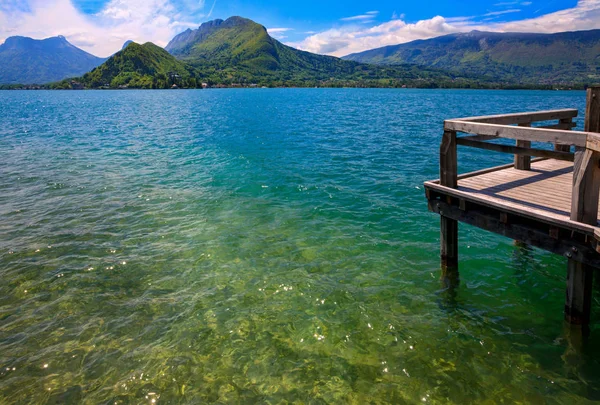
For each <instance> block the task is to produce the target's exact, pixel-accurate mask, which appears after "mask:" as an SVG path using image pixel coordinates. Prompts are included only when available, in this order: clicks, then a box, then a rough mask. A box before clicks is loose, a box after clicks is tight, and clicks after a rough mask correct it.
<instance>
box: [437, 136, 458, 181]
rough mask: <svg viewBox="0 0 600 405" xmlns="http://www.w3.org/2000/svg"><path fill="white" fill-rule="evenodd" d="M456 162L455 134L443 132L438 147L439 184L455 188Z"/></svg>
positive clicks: (456, 177) (456, 176)
mask: <svg viewBox="0 0 600 405" xmlns="http://www.w3.org/2000/svg"><path fill="white" fill-rule="evenodd" d="M457 181H458V162H457V156H456V132H454V131H445V132H444V135H443V137H442V144H441V145H440V183H441V184H442V185H444V186H446V187H451V188H456V185H457Z"/></svg>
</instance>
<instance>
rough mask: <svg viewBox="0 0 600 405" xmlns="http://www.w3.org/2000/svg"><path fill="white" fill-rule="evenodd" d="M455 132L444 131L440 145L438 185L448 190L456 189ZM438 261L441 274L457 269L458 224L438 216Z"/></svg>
mask: <svg viewBox="0 0 600 405" xmlns="http://www.w3.org/2000/svg"><path fill="white" fill-rule="evenodd" d="M456 149H457V148H456V132H453V131H445V132H444V135H443V137H442V143H441V145H440V183H441V184H442V185H443V186H445V187H449V188H457V187H458V162H457V154H456ZM440 259H441V267H442V273H446V272H448V271H450V272H452V271H454V270H455V269H458V222H457V221H456V220H454V219H450V218H447V217H445V216H444V215H443V213H441V216H440Z"/></svg>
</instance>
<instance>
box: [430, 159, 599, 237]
mask: <svg viewBox="0 0 600 405" xmlns="http://www.w3.org/2000/svg"><path fill="white" fill-rule="evenodd" d="M531 166H532V167H531V171H524V170H515V169H514V168H513V167H512V164H511V165H507V166H501V167H499V168H496V169H486V170H482V171H480V172H477V173H479V174H475V175H473V173H469V174H466V175H461V176H459V180H458V184H457V186H458V188H457V189H452V190H450V189H448V188H446V187H443V186H441V185H440V184H439V182H437V181H434V182H426V183H425V187H426V188H430V189H432V190H437V191H440V192H442V193H444V194H447V195H450V196H452V197H454V198H457V199H465V200H467V201H469V200H472V201H476V202H477V203H479V204H482V205H489V206H490V207H493V208H496V209H499V210H503V211H506V212H509V213H511V214H515V215H520V216H524V217H528V218H531V219H534V220H537V221H541V222H545V223H550V224H556V225H557V226H561V227H565V228H570V229H573V230H577V231H578V232H581V233H583V234H586V235H590V236H591V237H593V236H594V232H595V231H596V230H597V227H595V226H592V225H587V224H584V223H581V222H576V221H572V220H571V218H570V212H571V189H572V181H573V180H572V178H573V164H572V163H569V162H564V161H558V160H546V159H537V160H534V161H533V162H532V164H531Z"/></svg>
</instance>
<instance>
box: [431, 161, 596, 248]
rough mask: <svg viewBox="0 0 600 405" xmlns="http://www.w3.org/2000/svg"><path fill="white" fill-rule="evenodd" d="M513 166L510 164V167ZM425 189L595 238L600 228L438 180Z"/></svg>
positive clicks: (432, 192)
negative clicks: (446, 184)
mask: <svg viewBox="0 0 600 405" xmlns="http://www.w3.org/2000/svg"><path fill="white" fill-rule="evenodd" d="M510 166H512V164H511V165H509V167H510ZM424 186H425V189H426V190H428V191H429V193H431V194H435V193H439V194H442V195H444V196H448V197H451V198H452V199H456V200H457V201H458V200H460V199H464V200H465V201H466V202H467V203H469V204H471V203H474V204H480V205H483V206H487V207H490V208H493V209H498V210H500V211H505V212H508V213H509V214H515V215H517V216H522V217H525V218H530V219H532V220H535V221H539V222H540V223H543V224H548V225H551V226H555V227H560V228H565V229H570V230H571V231H575V232H578V233H581V234H582V235H585V236H587V237H589V238H591V239H594V232H595V231H596V230H597V229H598V228H597V227H595V226H592V225H588V224H584V223H582V222H576V221H571V220H570V219H568V218H567V217H563V216H553V215H542V214H540V213H538V212H536V211H535V210H530V209H525V208H522V207H519V206H517V205H514V204H510V203H506V202H500V201H496V200H495V199H490V198H489V197H488V196H484V195H480V194H476V193H471V192H468V191H463V190H459V189H453V188H448V187H444V186H442V185H440V184H439V183H438V182H434V181H427V182H425V183H424Z"/></svg>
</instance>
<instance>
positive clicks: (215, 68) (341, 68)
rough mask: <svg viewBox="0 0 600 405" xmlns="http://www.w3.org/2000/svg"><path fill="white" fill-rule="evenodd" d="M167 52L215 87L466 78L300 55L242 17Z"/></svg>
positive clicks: (178, 41)
mask: <svg viewBox="0 0 600 405" xmlns="http://www.w3.org/2000/svg"><path fill="white" fill-rule="evenodd" d="M165 49H166V50H167V51H169V52H170V53H171V54H172V55H174V56H175V57H176V58H177V59H179V60H181V61H184V62H186V63H189V64H190V65H192V66H194V67H195V68H197V69H198V72H199V77H200V79H201V80H205V81H207V82H211V83H224V84H235V83H238V84H240V83H241V84H244V83H258V84H266V85H273V84H274V85H297V86H306V85H359V84H365V85H369V86H382V87H383V86H387V87H393V86H397V85H401V84H411V85H419V84H423V85H425V83H427V84H431V83H432V81H437V82H438V83H458V82H461V80H462V79H460V78H458V81H457V78H456V77H454V76H456V75H448V74H447V73H446V72H441V71H439V70H434V69H420V68H415V67H414V66H408V67H407V66H396V67H376V66H370V65H365V64H362V63H357V62H351V61H344V60H341V59H339V58H335V57H332V56H324V55H316V54H313V53H309V52H304V51H300V50H297V49H294V48H292V47H289V46H287V45H284V44H282V43H281V42H279V41H277V40H276V39H274V38H272V37H271V36H270V35H269V34H268V32H267V30H266V28H265V27H263V26H262V25H260V24H257V23H255V22H253V21H251V20H248V19H246V18H242V17H231V18H229V19H227V20H225V21H223V20H214V21H210V22H207V23H204V24H202V25H201V26H200V27H199V28H198V29H196V30H191V29H188V30H186V31H184V32H182V33H181V34H179V35H177V36H175V37H174V38H173V39H172V40H171V41H170V42H169V44H168V45H167V46H166V48H165ZM461 83H462V82H461Z"/></svg>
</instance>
